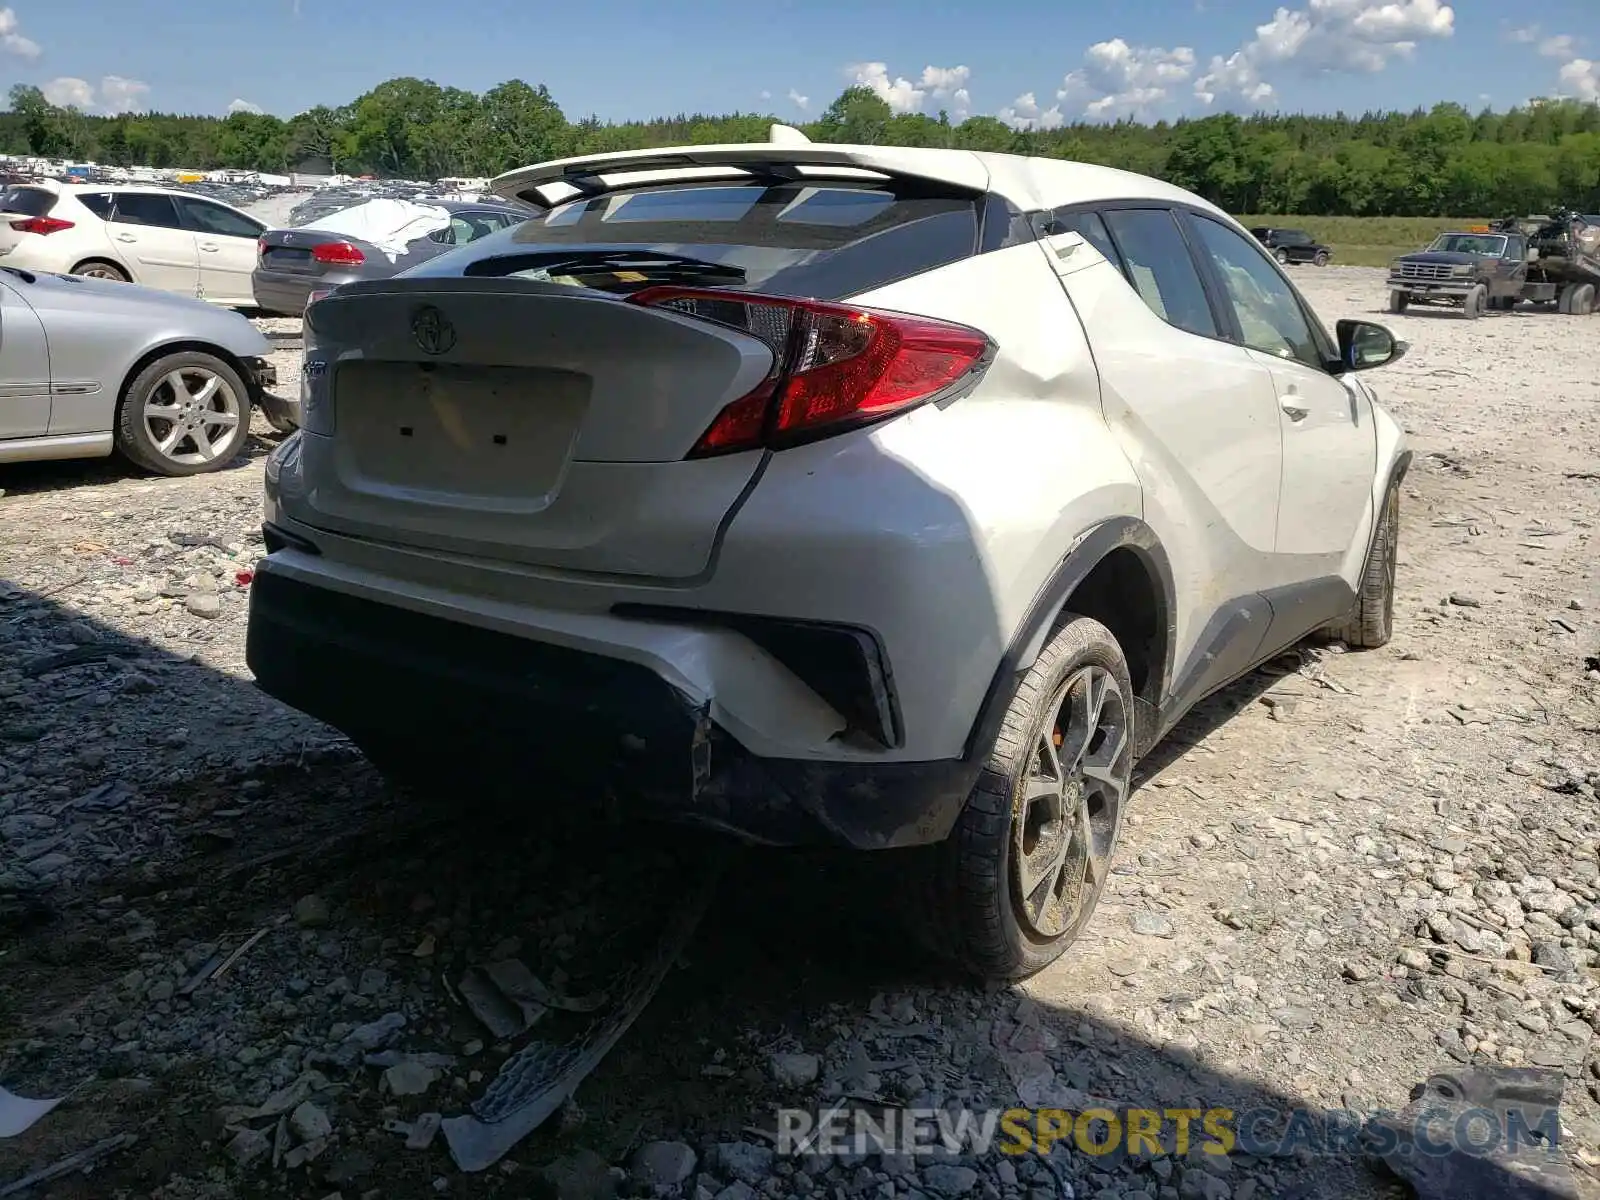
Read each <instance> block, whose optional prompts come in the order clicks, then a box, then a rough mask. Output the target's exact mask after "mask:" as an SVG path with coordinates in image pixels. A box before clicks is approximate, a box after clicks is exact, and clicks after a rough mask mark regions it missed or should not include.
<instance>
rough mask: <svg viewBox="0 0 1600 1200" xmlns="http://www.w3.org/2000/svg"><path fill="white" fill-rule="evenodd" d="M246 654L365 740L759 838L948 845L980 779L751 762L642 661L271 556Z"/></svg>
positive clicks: (873, 845) (958, 773)
mask: <svg viewBox="0 0 1600 1200" xmlns="http://www.w3.org/2000/svg"><path fill="white" fill-rule="evenodd" d="M271 548H272V547H270V546H269V549H271ZM246 645H247V649H246V656H247V660H248V663H249V666H250V669H251V670H252V671H253V672H254V673H255V676H256V680H257V683H258V684H259V685H260V686H261V687H262V689H263V690H265V691H266V692H268V693H269V694H271V695H273V696H275V697H277V698H278V699H280V700H282V701H284V702H285V703H287V704H289V705H291V706H293V707H294V708H297V709H299V710H301V711H302V712H305V713H307V714H309V715H311V716H313V717H316V718H318V719H319V720H322V721H325V722H327V723H328V724H330V725H332V726H334V727H335V728H337V729H339V730H341V731H342V732H344V733H345V734H346V735H348V736H349V737H350V738H351V739H352V740H353V741H355V742H356V743H357V744H362V743H364V742H365V743H367V744H371V743H372V742H374V741H376V740H377V739H380V738H381V739H383V740H384V741H385V742H387V743H388V744H391V745H392V744H394V742H395V740H396V739H400V740H401V741H402V742H411V743H414V744H417V745H423V746H428V747H430V748H432V749H434V750H437V751H441V752H444V753H445V754H447V755H448V756H449V758H450V759H451V760H452V761H458V762H460V763H462V764H463V765H464V767H465V766H469V765H470V767H471V768H472V771H473V774H474V775H475V776H479V775H481V776H484V777H486V778H488V779H490V780H506V781H517V782H518V783H519V784H520V787H521V789H522V790H524V791H526V790H527V781H528V780H529V779H530V778H532V779H538V778H540V777H541V776H545V777H550V776H554V777H556V778H559V779H561V780H564V781H566V782H569V783H572V784H576V785H580V786H587V787H591V788H592V787H595V786H599V787H607V788H610V789H611V790H613V791H614V792H615V793H616V795H617V796H618V798H619V799H622V800H624V801H627V802H631V803H635V804H639V805H642V806H643V807H644V808H645V811H646V815H651V816H656V817H660V818H662V819H666V820H678V821H689V822H693V823H696V824H700V825H704V826H707V827H710V828H714V829H718V830H721V831H724V832H728V833H732V834H735V835H737V836H739V837H742V838H744V839H746V840H750V841H755V842H761V843H767V844H775V845H804V844H836V845H845V846H851V847H855V848H858V849H890V848H896V847H903V846H913V845H921V844H926V843H930V842H935V841H939V840H941V839H943V838H944V837H945V836H946V835H947V834H948V833H949V831H950V829H951V828H952V827H953V825H954V823H955V820H956V817H957V816H958V815H959V813H960V811H961V808H962V806H963V804H964V803H965V802H966V798H967V795H968V794H969V792H970V791H971V788H972V785H973V783H974V782H975V781H976V778H977V774H978V768H977V767H976V766H975V765H973V764H972V763H970V762H968V761H966V760H964V759H955V760H942V761H934V762H903V761H902V762H870V761H868V762H863V761H859V760H839V761H826V760H816V759H797V758H775V757H769V756H761V755H755V754H752V753H750V752H749V751H748V750H746V749H745V748H744V747H743V746H742V745H741V744H740V743H739V742H738V740H737V739H736V738H735V737H734V736H733V735H732V734H730V733H729V732H728V731H727V730H726V729H724V728H722V726H721V725H719V724H718V722H717V721H716V720H715V719H713V716H712V705H711V704H709V703H708V702H705V701H703V700H698V699H696V698H695V697H693V696H691V695H690V694H688V693H687V692H685V691H684V690H683V689H681V688H679V687H676V686H674V685H673V684H672V683H669V682H668V681H667V680H666V679H663V678H662V677H661V676H660V675H658V674H657V673H656V672H654V671H652V670H651V669H649V668H648V667H645V666H643V665H641V664H639V663H636V662H630V661H625V660H623V659H620V658H610V657H606V656H603V655H599V654H595V653H590V652H587V651H583V650H578V649H574V648H571V647H568V646H562V645H556V644H553V643H549V642H542V641H535V640H533V639H530V638H526V637H519V636H516V635H514V634H510V633H503V632H499V631H497V630H492V629H487V628H483V627H480V626H476V625H468V624H464V623H461V622H458V621H453V620H449V619H446V618H443V617H438V616H433V615H429V614H425V613H421V612H414V611H410V610H408V609H402V608H399V607H396V606H394V605H390V604H384V603H380V602H377V601H374V600H370V599H367V598H364V597H360V596H356V595H351V594H348V593H346V592H343V591H336V590H333V589H330V588H326V587H320V586H316V585H313V584H308V583H306V582H303V581H301V580H299V579H295V578H292V577H291V576H290V575H289V574H288V573H286V572H278V571H274V570H273V569H272V560H271V559H270V558H269V559H268V560H265V561H264V562H263V564H262V569H261V570H260V571H259V573H258V574H257V576H256V579H255V583H254V585H253V586H252V588H251V599H250V625H249V634H248V638H247V644H246ZM532 790H533V791H534V792H535V793H538V792H540V791H542V789H539V788H537V786H536V787H535V788H534V789H532ZM546 794H550V793H546ZM582 794H583V793H581V792H575V793H574V795H575V796H578V795H582Z"/></svg>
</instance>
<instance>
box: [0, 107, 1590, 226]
mask: <svg viewBox="0 0 1600 1200" xmlns="http://www.w3.org/2000/svg"><path fill="white" fill-rule="evenodd" d="M10 101H11V108H10V111H8V112H4V113H0V152H4V153H9V154H37V155H43V156H48V157H64V158H73V159H85V160H90V161H95V162H101V163H109V164H113V165H117V166H133V165H144V166H153V167H175V166H185V167H194V168H200V169H211V168H218V167H234V168H241V169H247V170H259V171H268V172H284V171H290V170H294V169H296V168H302V169H304V168H305V165H306V164H317V163H320V164H323V165H324V169H327V170H332V171H338V172H344V173H349V174H355V175H362V174H372V175H379V176H385V177H399V178H408V179H430V180H431V179H438V178H441V177H445V176H478V175H494V174H497V173H498V172H500V171H504V170H509V169H511V168H513V167H518V166H523V165H525V164H527V163H530V162H538V161H540V160H542V159H548V158H558V157H563V156H566V155H573V154H590V153H598V152H606V151H616V150H634V149H644V148H648V147H655V146H669V145H682V144H686V143H691V144H706V143H712V142H752V141H764V140H765V139H766V137H767V130H768V127H769V126H770V125H771V124H772V122H773V121H774V120H776V119H777V118H774V117H772V116H769V115H765V114H761V113H733V114H729V115H724V116H710V115H702V114H695V115H680V116H676V117H665V118H660V119H657V120H650V121H624V122H620V123H602V122H601V121H600V120H599V119H597V118H595V117H588V118H585V119H583V120H579V121H569V120H568V119H567V117H566V115H565V114H564V113H563V112H562V111H561V108H560V106H559V105H558V104H557V103H556V101H555V99H554V98H553V97H552V96H551V95H550V93H549V91H548V90H547V89H546V88H545V87H544V86H543V85H538V86H534V85H530V84H527V83H524V82H523V81H522V80H511V81H509V82H506V83H502V84H500V85H499V86H498V87H494V88H491V89H489V90H488V91H486V92H484V93H482V94H481V95H479V94H475V93H473V92H468V91H463V90H461V89H460V88H450V87H441V86H439V85H438V84H436V83H434V82H432V81H431V80H426V79H414V78H402V79H391V80H388V81H387V82H385V83H381V84H379V85H378V86H377V87H375V88H373V89H372V90H371V91H370V92H367V93H366V94H365V95H363V96H361V97H359V98H357V99H356V100H354V101H352V102H351V103H350V104H347V105H345V106H343V107H341V108H328V107H318V108H313V109H310V110H308V111H306V112H303V113H300V114H298V115H297V116H294V117H291V118H289V119H288V120H282V119H280V118H278V117H275V116H271V115H266V114H259V113H248V112H240V113H234V114H232V115H230V116H227V117H202V116H180V115H174V114H167V113H130V114H123V115H120V116H110V117H104V116H92V115H89V114H86V113H82V112H79V111H78V110H77V109H73V108H60V107H58V106H56V105H52V104H50V103H49V102H48V101H47V100H46V99H45V98H44V95H43V94H42V93H41V92H40V91H39V89H38V88H34V87H28V86H22V85H19V86H17V87H14V88H12V89H11V95H10ZM802 128H803V129H804V130H805V132H806V133H807V134H808V136H810V137H811V138H812V139H813V140H814V141H829V142H853V143H866V144H871V145H890V146H933V147H955V148H961V149H970V150H998V151H1011V152H1014V153H1019V154H1035V155H1043V156H1047V157H1051V158H1064V159H1075V160H1078V161H1081V162H1090V163H1099V164H1103V165H1106V166H1114V167H1122V168H1124V169H1127V170H1131V171H1137V172H1140V173H1142V174H1146V175H1155V176H1158V177H1161V178H1164V179H1168V180H1171V181H1172V182H1173V183H1176V184H1179V185H1180V186H1182V187H1186V188H1189V189H1191V190H1192V191H1195V192H1198V193H1200V194H1201V195H1203V196H1205V197H1206V198H1208V199H1210V200H1212V201H1213V202H1215V203H1217V204H1219V205H1221V206H1222V207H1223V208H1226V209H1228V210H1229V211H1232V212H1248V213H1263V212H1271V213H1285V214H1302V215H1319V216H1374V217H1375V216H1418V217H1431V216H1450V215H1463V214H1470V215H1499V214H1510V213H1526V212H1541V211H1549V210H1551V209H1553V208H1557V207H1569V208H1576V209H1579V210H1581V211H1584V212H1595V211H1600V104H1593V103H1587V104H1586V103H1580V102H1578V101H1573V100H1547V101H1537V102H1533V103H1530V104H1528V105H1525V106H1521V107H1517V108H1512V109H1510V110H1509V111H1507V112H1494V111H1491V110H1487V109H1486V110H1484V111H1482V112H1479V113H1476V114H1474V113H1472V112H1469V111H1468V110H1467V109H1465V108H1463V107H1462V106H1461V105H1459V104H1437V105H1435V106H1434V107H1433V108H1431V109H1428V110H1421V109H1418V110H1416V111H1413V112H1370V113H1364V114H1362V115H1360V116H1349V115H1346V114H1343V113H1338V114H1334V115H1331V116H1305V115H1282V114H1258V115H1255V116H1249V117H1239V116H1235V115H1232V114H1222V115H1217V116H1209V117H1204V118H1200V119H1196V120H1179V121H1171V122H1168V121H1158V122H1156V123H1154V124H1144V123H1139V122H1135V121H1127V120H1124V121H1117V122H1113V123H1089V122H1083V123H1077V124H1071V125H1063V126H1061V127H1059V128H1056V129H1049V130H1016V129H1013V128H1011V127H1010V126H1009V125H1006V124H1004V123H1003V122H1001V121H998V120H996V119H995V118H994V117H989V116H975V117H969V118H967V119H966V120H964V121H960V122H952V121H951V120H950V118H949V116H948V115H947V114H946V113H943V112H941V113H939V114H938V115H937V116H928V115H925V114H921V113H913V114H899V115H896V114H895V113H893V112H892V111H891V110H890V108H889V105H888V104H887V103H885V102H884V101H883V100H882V99H881V98H880V97H878V96H877V95H875V94H874V93H873V92H872V91H871V90H870V89H867V88H862V87H854V88H849V89H846V90H845V91H844V92H843V93H842V94H841V95H840V96H839V97H838V99H836V100H835V101H834V102H833V103H832V104H831V105H829V106H828V108H827V109H826V110H825V111H824V112H823V113H822V114H821V115H820V116H819V117H818V118H817V120H815V121H813V122H810V123H807V124H803V125H802Z"/></svg>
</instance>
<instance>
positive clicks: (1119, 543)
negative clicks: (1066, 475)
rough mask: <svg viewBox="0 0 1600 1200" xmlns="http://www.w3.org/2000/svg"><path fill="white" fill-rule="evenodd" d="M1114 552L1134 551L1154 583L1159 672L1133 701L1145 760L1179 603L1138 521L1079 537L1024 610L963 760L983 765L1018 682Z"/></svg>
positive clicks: (1115, 521) (1121, 520) (1154, 540)
mask: <svg viewBox="0 0 1600 1200" xmlns="http://www.w3.org/2000/svg"><path fill="white" fill-rule="evenodd" d="M1114 550H1131V551H1133V552H1134V554H1135V555H1137V556H1138V558H1139V560H1140V561H1141V563H1143V565H1144V567H1145V569H1146V570H1147V571H1148V572H1149V573H1150V575H1151V576H1152V577H1153V578H1154V579H1155V580H1156V583H1157V591H1158V594H1157V597H1156V605H1157V625H1158V629H1159V633H1158V637H1159V638H1161V639H1162V646H1161V651H1162V652H1161V670H1160V671H1158V672H1153V673H1152V677H1151V679H1150V680H1149V681H1148V683H1147V685H1146V688H1145V692H1146V694H1144V695H1141V696H1138V697H1136V698H1135V704H1136V706H1137V707H1139V708H1140V709H1142V710H1144V711H1142V712H1141V713H1140V714H1139V719H1138V721H1137V725H1136V729H1137V734H1138V737H1137V742H1138V745H1137V746H1136V751H1137V752H1138V753H1140V754H1143V753H1144V752H1145V751H1146V750H1147V749H1149V746H1150V744H1151V743H1153V741H1154V737H1155V730H1156V725H1157V719H1156V713H1157V711H1158V710H1159V707H1160V704H1161V700H1162V698H1163V697H1164V696H1165V695H1166V693H1167V689H1168V682H1169V677H1170V675H1171V672H1172V656H1173V651H1174V648H1175V643H1176V641H1177V620H1176V605H1177V598H1176V592H1175V588H1174V585H1173V580H1172V564H1171V562H1170V561H1169V560H1168V558H1167V552H1166V550H1165V549H1164V548H1163V547H1162V545H1161V539H1160V538H1158V537H1157V536H1156V533H1155V530H1153V529H1151V528H1150V526H1148V525H1146V524H1145V523H1144V522H1143V521H1141V520H1140V519H1138V518H1137V517H1113V518H1111V519H1110V520H1108V521H1103V522H1101V523H1100V524H1098V525H1095V526H1092V527H1091V528H1090V529H1089V530H1087V531H1086V532H1085V533H1083V534H1080V535H1079V537H1078V538H1077V540H1076V541H1074V542H1073V543H1072V545H1071V546H1070V547H1069V548H1068V549H1067V551H1066V553H1065V554H1063V555H1062V556H1061V561H1060V562H1059V563H1058V564H1057V565H1056V568H1055V570H1054V571H1052V572H1051V573H1050V577H1049V578H1048V579H1046V580H1045V582H1044V585H1043V586H1042V587H1041V588H1040V589H1039V591H1038V592H1037V593H1036V594H1035V595H1034V597H1033V601H1032V603H1030V604H1029V605H1028V610H1027V612H1026V613H1024V614H1023V618H1022V621H1021V622H1020V623H1019V624H1018V626H1017V629H1016V631H1015V633H1013V634H1012V637H1011V643H1010V645H1008V646H1007V647H1006V652H1005V654H1004V655H1003V656H1002V657H1001V659H1000V665H999V666H998V667H996V668H995V672H994V676H993V678H992V679H991V680H990V681H989V689H988V691H987V692H986V693H985V694H984V698H983V707H982V708H980V709H979V710H978V716H977V719H976V720H975V721H974V722H973V726H972V731H971V733H969V734H968V735H967V745H966V752H965V755H964V757H965V758H967V759H968V760H969V761H981V759H982V756H983V755H985V754H986V753H987V748H988V747H989V746H990V745H991V744H992V743H993V741H994V739H995V737H996V736H997V735H998V734H999V732H1000V725H1001V723H1002V722H1003V721H1004V720H1005V712H1006V708H1007V706H1008V705H1009V704H1010V703H1011V697H1012V695H1013V693H1014V692H1015V691H1016V687H1017V681H1018V680H1019V679H1020V678H1021V677H1022V674H1023V673H1024V672H1025V671H1027V669H1028V668H1029V667H1031V666H1033V664H1034V661H1035V660H1036V659H1037V658H1038V657H1039V652H1040V651H1041V650H1043V649H1044V645H1045V642H1046V640H1047V639H1048V638H1049V636H1050V634H1051V632H1052V631H1053V630H1054V629H1055V625H1056V622H1057V620H1058V619H1059V618H1060V616H1061V613H1062V612H1063V611H1064V610H1065V608H1066V605H1067V601H1068V599H1070V598H1071V596H1072V593H1073V592H1075V591H1076V590H1077V589H1078V587H1079V585H1081V584H1082V583H1083V581H1084V580H1085V579H1087V578H1088V577H1089V575H1090V574H1091V573H1092V572H1093V571H1094V569H1095V568H1096V567H1098V566H1099V565H1100V564H1101V562H1103V561H1104V560H1105V558H1106V556H1107V555H1109V554H1110V553H1111V552H1112V551H1114Z"/></svg>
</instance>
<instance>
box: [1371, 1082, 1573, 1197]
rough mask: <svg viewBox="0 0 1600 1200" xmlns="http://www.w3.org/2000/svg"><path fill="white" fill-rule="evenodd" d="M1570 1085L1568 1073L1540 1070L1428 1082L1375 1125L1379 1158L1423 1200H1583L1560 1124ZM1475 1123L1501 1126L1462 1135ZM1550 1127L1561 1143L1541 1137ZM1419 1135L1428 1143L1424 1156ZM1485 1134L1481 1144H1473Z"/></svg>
mask: <svg viewBox="0 0 1600 1200" xmlns="http://www.w3.org/2000/svg"><path fill="white" fill-rule="evenodd" d="M1565 1086H1566V1078H1565V1076H1564V1075H1563V1074H1562V1072H1560V1071H1558V1070H1546V1069H1543V1068H1539V1067H1479V1068H1476V1069H1474V1070H1469V1071H1459V1072H1450V1073H1443V1074H1438V1075H1432V1076H1429V1078H1428V1079H1427V1080H1426V1081H1425V1082H1424V1083H1423V1084H1422V1087H1421V1089H1420V1091H1419V1093H1418V1094H1417V1095H1416V1096H1415V1097H1414V1098H1413V1099H1412V1101H1411V1103H1410V1104H1408V1105H1406V1107H1404V1108H1402V1109H1401V1110H1400V1111H1399V1112H1398V1113H1394V1114H1391V1115H1389V1116H1386V1117H1382V1118H1379V1119H1378V1120H1377V1121H1375V1122H1374V1124H1375V1126H1377V1135H1378V1137H1379V1139H1380V1143H1381V1144H1382V1145H1383V1146H1384V1147H1385V1149H1384V1151H1383V1152H1382V1154H1381V1156H1380V1157H1381V1158H1382V1159H1383V1161H1384V1163H1386V1164H1387V1165H1388V1167H1389V1169H1390V1170H1392V1171H1393V1172H1394V1173H1395V1174H1396V1175H1398V1176H1399V1177H1400V1178H1401V1179H1404V1180H1405V1181H1406V1182H1407V1183H1409V1184H1410V1185H1411V1186H1412V1187H1413V1188H1414V1189H1415V1190H1416V1193H1417V1196H1418V1198H1419V1200H1461V1198H1462V1197H1466V1196H1472V1197H1477V1198H1480V1200H1578V1185H1577V1179H1576V1178H1575V1177H1574V1175H1573V1173H1572V1167H1571V1166H1570V1164H1569V1163H1568V1162H1567V1158H1566V1155H1565V1154H1563V1153H1562V1151H1561V1147H1560V1145H1559V1136H1560V1131H1559V1126H1555V1122H1556V1121H1557V1120H1558V1110H1559V1108H1560V1105H1561V1093H1562V1091H1563V1089H1564V1088H1565ZM1473 1121H1477V1122H1479V1123H1480V1124H1484V1125H1486V1126H1487V1125H1488V1124H1489V1123H1491V1122H1492V1123H1494V1124H1495V1128H1494V1129H1493V1130H1490V1129H1487V1128H1485V1129H1484V1130H1482V1131H1481V1133H1465V1134H1464V1133H1463V1131H1464V1130H1468V1129H1469V1125H1470V1123H1471V1122H1473ZM1552 1126H1555V1133H1556V1139H1557V1140H1550V1139H1549V1138H1548V1137H1547V1136H1540V1133H1541V1131H1547V1130H1550V1129H1551V1128H1552ZM1419 1134H1425V1135H1426V1137H1427V1139H1428V1142H1429V1147H1428V1148H1427V1149H1426V1150H1425V1148H1424V1147H1423V1146H1421V1145H1419V1144H1418V1141H1417V1139H1418V1136H1419ZM1490 1134H1493V1135H1494V1137H1493V1141H1492V1143H1491V1142H1490V1141H1489V1140H1488V1139H1489V1135H1490ZM1479 1136H1483V1137H1484V1138H1485V1140H1484V1142H1483V1143H1482V1145H1480V1146H1474V1145H1471V1144H1467V1142H1468V1140H1469V1138H1471V1139H1476V1138H1477V1137H1479ZM1445 1146H1448V1150H1446V1151H1445V1152H1444V1153H1439V1152H1437V1151H1438V1148H1440V1147H1445Z"/></svg>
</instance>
